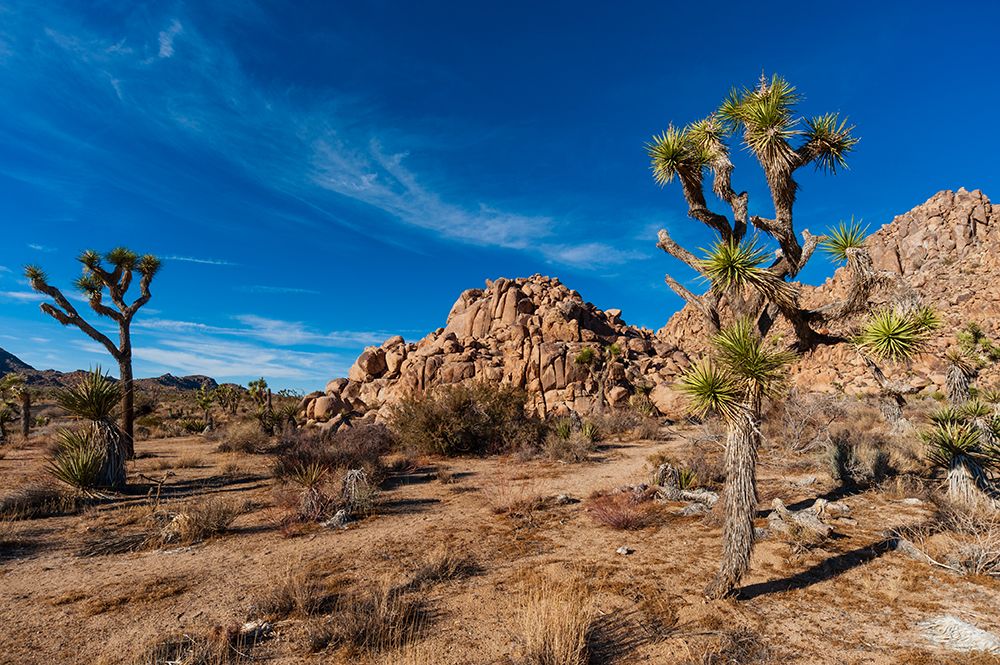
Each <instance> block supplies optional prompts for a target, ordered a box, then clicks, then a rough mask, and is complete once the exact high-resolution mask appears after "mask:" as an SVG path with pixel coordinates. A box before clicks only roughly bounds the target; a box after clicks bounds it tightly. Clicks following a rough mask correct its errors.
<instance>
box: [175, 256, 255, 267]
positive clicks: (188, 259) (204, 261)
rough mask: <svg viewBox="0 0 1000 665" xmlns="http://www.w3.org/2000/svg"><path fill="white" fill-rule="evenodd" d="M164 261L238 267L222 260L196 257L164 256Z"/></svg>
mask: <svg viewBox="0 0 1000 665" xmlns="http://www.w3.org/2000/svg"><path fill="white" fill-rule="evenodd" d="M163 259H164V260H165V261H183V262H184V263H200V264H203V265H208V266H235V265H239V264H237V263H233V262H232V261H226V260H224V259H205V258H199V257H196V256H173V255H171V256H164V257H163Z"/></svg>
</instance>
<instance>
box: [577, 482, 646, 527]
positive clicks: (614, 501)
mask: <svg viewBox="0 0 1000 665" xmlns="http://www.w3.org/2000/svg"><path fill="white" fill-rule="evenodd" d="M587 511H588V512H589V513H590V517H591V518H592V519H593V520H594V521H595V522H597V523H598V524H603V525H604V526H609V527H611V528H612V529H621V530H624V531H635V530H637V529H642V528H644V527H646V526H649V524H650V521H651V518H652V512H653V506H652V504H650V503H647V502H644V501H643V500H642V497H638V496H636V495H635V494H632V493H631V492H618V493H615V494H605V495H603V496H598V497H596V498H594V499H592V500H591V501H590V504H589V505H588V506H587Z"/></svg>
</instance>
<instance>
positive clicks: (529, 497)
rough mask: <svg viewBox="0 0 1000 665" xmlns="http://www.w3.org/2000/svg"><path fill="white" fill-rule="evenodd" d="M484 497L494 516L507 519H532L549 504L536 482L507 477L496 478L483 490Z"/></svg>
mask: <svg viewBox="0 0 1000 665" xmlns="http://www.w3.org/2000/svg"><path fill="white" fill-rule="evenodd" d="M483 495H484V496H485V497H486V501H487V502H488V503H489V506H490V510H492V511H493V514H494V515H505V516H507V517H520V518H531V516H532V515H533V514H534V513H535V512H536V511H538V510H542V509H543V508H545V506H546V505H547V503H548V502H547V500H546V498H545V497H544V496H543V495H542V494H541V492H540V490H539V488H538V485H537V483H536V482H535V481H533V480H531V479H520V480H516V479H513V478H510V477H507V476H499V477H497V478H495V479H494V481H493V483H492V484H490V485H487V486H486V487H485V488H484V489H483Z"/></svg>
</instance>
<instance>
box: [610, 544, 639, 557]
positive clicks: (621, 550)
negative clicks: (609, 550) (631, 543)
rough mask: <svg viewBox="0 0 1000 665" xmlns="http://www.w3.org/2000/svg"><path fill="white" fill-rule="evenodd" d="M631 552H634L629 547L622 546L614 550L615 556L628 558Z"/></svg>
mask: <svg viewBox="0 0 1000 665" xmlns="http://www.w3.org/2000/svg"><path fill="white" fill-rule="evenodd" d="M632 552H635V550H634V549H632V548H631V547H625V546H624V545H622V546H621V547H619V548H618V549H616V550H615V554H621V555H622V556H628V555H629V554H631V553H632Z"/></svg>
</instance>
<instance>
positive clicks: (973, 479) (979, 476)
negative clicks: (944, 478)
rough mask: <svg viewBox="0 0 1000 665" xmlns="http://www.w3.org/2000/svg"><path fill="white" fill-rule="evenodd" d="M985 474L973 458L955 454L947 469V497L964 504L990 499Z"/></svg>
mask: <svg viewBox="0 0 1000 665" xmlns="http://www.w3.org/2000/svg"><path fill="white" fill-rule="evenodd" d="M988 487H989V482H988V481H987V479H986V474H985V473H984V472H983V469H982V467H980V466H979V465H978V464H977V463H976V462H975V461H974V460H972V459H969V458H968V457H966V456H965V455H955V457H953V458H952V460H951V466H950V467H949V469H948V499H950V500H951V501H954V502H955V503H958V504H961V505H964V506H974V505H976V504H978V503H980V502H982V501H984V500H987V501H988V500H991V499H990V497H989V494H988V493H987V491H986V490H987V488H988Z"/></svg>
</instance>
